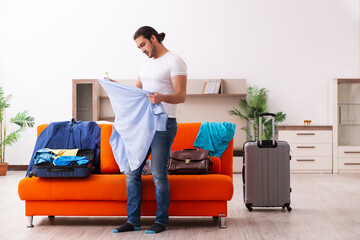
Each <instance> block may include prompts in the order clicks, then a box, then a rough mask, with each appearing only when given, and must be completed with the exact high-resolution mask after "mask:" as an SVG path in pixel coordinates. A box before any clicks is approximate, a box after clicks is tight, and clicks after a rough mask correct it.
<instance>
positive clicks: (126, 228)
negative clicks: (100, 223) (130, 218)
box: [112, 222, 140, 233]
mask: <svg viewBox="0 0 360 240" xmlns="http://www.w3.org/2000/svg"><path fill="white" fill-rule="evenodd" d="M138 230H140V227H139V226H134V225H132V224H131V223H128V222H126V223H124V224H123V225H121V226H120V227H118V228H114V229H113V230H112V232H113V233H119V232H130V231H138Z"/></svg>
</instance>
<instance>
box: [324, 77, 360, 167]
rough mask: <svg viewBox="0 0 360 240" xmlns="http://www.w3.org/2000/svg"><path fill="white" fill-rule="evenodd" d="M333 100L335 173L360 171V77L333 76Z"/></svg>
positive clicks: (331, 96)
mask: <svg viewBox="0 0 360 240" xmlns="http://www.w3.org/2000/svg"><path fill="white" fill-rule="evenodd" d="M330 102H331V118H332V119H331V120H332V123H333V128H334V131H333V138H334V148H333V154H334V166H333V167H334V172H339V173H342V172H360V79H333V80H332V84H331V88H330Z"/></svg>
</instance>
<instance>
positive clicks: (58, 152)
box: [46, 148, 79, 159]
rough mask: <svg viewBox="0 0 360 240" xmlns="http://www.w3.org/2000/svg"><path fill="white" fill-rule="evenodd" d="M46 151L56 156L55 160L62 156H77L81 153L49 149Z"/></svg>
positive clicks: (75, 150)
mask: <svg viewBox="0 0 360 240" xmlns="http://www.w3.org/2000/svg"><path fill="white" fill-rule="evenodd" d="M46 149H47V150H49V151H51V152H53V153H55V154H56V156H55V157H54V159H56V158H58V157H60V156H76V154H77V153H78V151H79V149H49V148H46Z"/></svg>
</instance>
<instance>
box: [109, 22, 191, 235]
mask: <svg viewBox="0 0 360 240" xmlns="http://www.w3.org/2000/svg"><path fill="white" fill-rule="evenodd" d="M164 38H165V33H158V32H157V31H156V30H155V29H154V28H152V27H149V26H144V27H141V28H139V29H138V30H137V31H136V32H135V34H134V40H135V43H136V46H137V47H138V48H139V49H140V50H141V51H142V52H143V53H144V54H145V55H146V56H148V58H149V59H148V61H147V62H146V63H145V65H144V66H143V67H142V69H141V72H140V76H139V77H138V79H137V81H136V87H138V88H142V89H144V90H148V91H151V92H152V93H153V94H152V95H150V94H149V95H148V98H149V101H150V102H151V103H154V104H155V103H160V102H161V103H162V105H163V107H164V109H165V111H166V113H167V114H168V120H167V123H166V131H157V132H156V133H155V136H154V138H153V140H152V143H151V147H150V149H149V153H148V155H150V153H151V171H152V177H153V180H154V183H155V190H156V201H157V210H156V218H155V222H154V224H153V225H152V226H151V227H150V228H149V229H148V230H147V231H146V233H159V232H162V231H165V230H166V229H167V224H168V220H169V215H168V210H169V205H170V188H169V181H168V177H167V163H168V159H169V155H170V149H171V145H172V143H173V141H174V138H175V135H176V131H177V122H176V114H177V110H176V104H179V103H183V102H185V98H186V82H187V67H186V64H185V62H184V61H183V60H182V59H181V58H180V57H179V56H177V55H176V54H174V53H172V52H171V51H169V50H168V49H166V48H165V46H164V45H163V44H162V41H163V40H164ZM146 159H147V158H146ZM145 163H146V161H144V162H143V164H142V165H141V166H140V168H138V169H136V170H133V171H131V170H130V168H129V167H128V168H127V170H126V171H125V174H126V183H127V197H128V201H127V213H128V220H127V222H126V223H124V224H123V225H121V226H120V227H118V228H115V229H114V230H113V232H127V231H135V230H140V205H141V192H142V188H141V173H142V170H143V168H144V166H145Z"/></svg>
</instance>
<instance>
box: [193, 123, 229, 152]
mask: <svg viewBox="0 0 360 240" xmlns="http://www.w3.org/2000/svg"><path fill="white" fill-rule="evenodd" d="M235 127H236V125H235V124H234V123H230V122H211V123H210V122H202V123H201V126H200V129H199V132H198V135H197V137H196V139H195V142H194V147H197V148H201V149H204V150H209V151H210V156H215V157H221V156H222V154H223V153H224V151H225V150H226V148H227V147H228V145H229V142H230V141H231V139H232V138H233V137H234V134H235Z"/></svg>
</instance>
